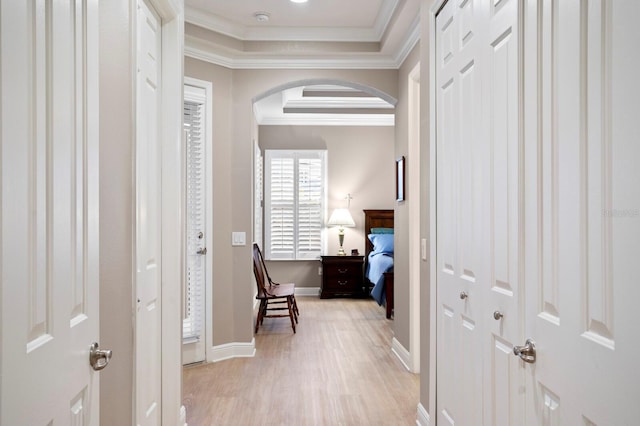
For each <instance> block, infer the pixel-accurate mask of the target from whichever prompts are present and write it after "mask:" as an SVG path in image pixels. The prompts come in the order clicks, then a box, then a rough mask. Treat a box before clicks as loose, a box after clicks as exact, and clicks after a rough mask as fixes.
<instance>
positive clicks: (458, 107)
mask: <svg viewBox="0 0 640 426" xmlns="http://www.w3.org/2000/svg"><path fill="white" fill-rule="evenodd" d="M479 7H480V4H479V2H477V1H471V0H470V1H466V2H458V1H450V2H448V3H447V4H446V5H445V6H444V8H443V9H442V10H441V12H440V13H439V15H438V17H437V20H436V46H437V47H436V59H435V60H436V76H437V77H436V90H437V95H436V96H437V98H436V99H437V100H436V102H437V110H438V114H437V115H438V121H437V135H438V139H437V148H436V149H437V173H438V174H437V185H438V189H437V206H438V208H437V221H438V225H437V280H438V288H437V292H438V304H437V310H438V311H437V315H438V332H437V339H438V344H437V348H438V354H437V355H438V357H437V359H438V369H437V392H438V397H437V401H438V408H437V423H438V424H440V425H453V424H472V423H474V422H477V421H478V419H481V418H482V404H483V397H482V379H483V376H482V367H483V364H482V350H481V348H482V346H483V339H484V338H485V336H483V328H484V327H485V323H486V321H487V320H488V318H484V317H482V315H481V314H482V307H483V303H484V298H485V292H486V287H487V285H488V282H487V273H486V269H487V268H486V263H487V262H488V259H487V258H486V254H487V251H486V250H485V249H484V247H483V246H482V244H483V240H482V238H483V223H482V221H483V220H484V219H485V218H486V217H487V213H486V212H485V211H483V209H484V210H486V209H487V207H488V204H487V200H486V199H485V198H484V194H483V192H482V191H483V190H484V188H483V186H482V183H483V182H482V180H483V167H485V166H486V165H485V164H483V162H482V160H483V159H484V158H486V155H485V153H484V152H485V151H486V149H487V138H486V136H483V125H482V122H481V120H482V116H481V112H482V107H483V105H482V104H481V101H482V86H481V82H482V80H481V79H482V69H481V66H482V65H481V64H482V59H481V58H480V54H481V52H482V50H481V38H480V34H479V33H480V30H481V26H480V25H481V21H480V16H481V12H482V11H481V10H479Z"/></svg>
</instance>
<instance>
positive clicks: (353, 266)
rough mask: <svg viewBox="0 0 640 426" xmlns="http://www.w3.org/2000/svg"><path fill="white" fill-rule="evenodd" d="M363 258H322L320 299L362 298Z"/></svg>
mask: <svg viewBox="0 0 640 426" xmlns="http://www.w3.org/2000/svg"><path fill="white" fill-rule="evenodd" d="M363 272H364V256H322V287H320V298H321V299H325V298H327V297H335V296H352V297H353V296H355V297H362V296H364V291H363V289H362V286H363V280H364V274H363Z"/></svg>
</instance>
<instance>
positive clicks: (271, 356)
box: [183, 297, 419, 426]
mask: <svg viewBox="0 0 640 426" xmlns="http://www.w3.org/2000/svg"><path fill="white" fill-rule="evenodd" d="M298 304H299V307H300V318H299V320H300V323H299V324H298V327H297V333H296V334H293V332H292V330H291V325H290V323H289V319H288V318H266V319H265V320H264V325H263V326H262V327H260V330H259V331H258V334H257V335H256V356H255V357H254V358H242V359H231V360H227V361H221V362H218V363H213V364H207V365H200V366H192V367H185V368H184V376H183V378H184V383H183V389H184V398H183V402H184V405H185V407H186V409H187V422H188V424H189V426H206V425H247V426H248V425H252V426H253V425H314V426H315V425H415V424H416V410H417V406H418V399H419V395H418V393H419V378H418V375H415V374H411V373H409V372H407V370H406V369H405V368H404V367H403V366H402V364H401V363H400V361H399V360H398V359H397V358H396V357H395V355H393V354H392V353H391V338H392V336H393V333H392V331H391V327H390V325H391V322H390V321H389V320H387V319H386V318H385V313H384V309H383V308H382V307H379V306H378V305H377V304H376V303H375V302H374V301H373V300H357V299H325V300H321V299H318V298H315V297H298Z"/></svg>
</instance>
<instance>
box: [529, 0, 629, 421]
mask: <svg viewBox="0 0 640 426" xmlns="http://www.w3.org/2000/svg"><path fill="white" fill-rule="evenodd" d="M532 15H533V16H540V17H541V21H540V23H539V24H538V25H531V26H529V28H531V29H530V32H531V33H530V34H529V33H528V38H529V40H528V44H527V47H528V48H529V49H528V50H530V51H534V52H535V51H537V52H538V54H537V55H535V56H531V55H528V56H527V57H526V61H527V69H531V70H532V71H533V73H532V74H533V75H534V77H537V78H534V79H532V80H528V81H527V86H526V87H527V99H530V100H531V101H530V102H529V103H528V104H527V119H528V120H530V121H531V125H530V126H527V128H528V132H527V134H526V138H527V139H526V162H527V164H528V165H531V167H530V168H528V169H527V173H526V184H527V187H526V189H527V190H526V208H525V212H526V214H525V220H526V224H527V226H526V241H527V246H526V250H527V256H526V259H527V268H526V271H527V274H526V287H527V298H526V300H527V303H526V327H525V332H526V335H527V337H531V338H533V340H534V341H535V343H536V349H537V360H536V362H535V364H525V363H524V362H522V363H521V364H522V365H521V367H522V370H523V371H524V372H525V374H526V377H527V395H528V397H527V415H526V418H527V419H528V423H529V424H548V425H560V424H563V425H632V424H638V421H639V420H638V419H640V404H639V403H638V402H639V401H640V372H639V371H640V370H639V369H638V354H639V353H640V342H639V337H640V332H639V330H638V315H637V311H638V308H637V303H638V300H640V285H638V273H637V267H636V264H637V263H638V254H639V253H640V167H639V166H638V161H639V159H640V142H639V139H638V137H639V135H640V120H638V113H639V111H640V85H638V77H637V70H638V69H639V68H640V53H639V52H640V51H639V50H638V43H640V27H639V26H638V22H637V19H638V16H640V2H636V1H617V0H616V1H612V0H589V1H565V0H546V1H541V2H538V4H537V5H535V6H532V8H531V10H530V13H529V14H528V16H532ZM536 70H537V72H536ZM534 100H539V103H538V102H536V101H534Z"/></svg>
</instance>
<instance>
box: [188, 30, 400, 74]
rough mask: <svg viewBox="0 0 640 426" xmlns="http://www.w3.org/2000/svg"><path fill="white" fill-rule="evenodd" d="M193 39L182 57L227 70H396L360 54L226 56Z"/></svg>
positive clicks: (382, 58) (390, 61)
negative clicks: (297, 56) (307, 56)
mask: <svg viewBox="0 0 640 426" xmlns="http://www.w3.org/2000/svg"><path fill="white" fill-rule="evenodd" d="M194 40H197V39H194V38H193V37H191V36H189V35H187V36H186V37H185V49H184V54H185V56H187V57H190V58H194V59H198V60H201V61H205V62H210V63H212V64H215V65H219V66H222V67H225V68H230V69H296V70H309V69H313V70H316V69H394V70H395V69H398V68H399V64H398V63H397V60H396V59H395V58H393V57H391V56H388V55H380V54H375V53H374V54H372V53H360V54H357V53H355V54H344V55H341V56H340V55H328V54H327V55H325V56H323V57H320V56H318V57H315V58H296V57H295V56H287V55H284V54H277V55H276V54H273V55H268V54H267V55H265V54H264V53H263V54H261V55H260V56H259V57H258V56H257V55H255V56H250V55H242V56H240V55H229V54H226V52H225V53H223V52H217V51H214V49H213V48H211V47H210V46H206V45H204V44H203V43H196V42H194Z"/></svg>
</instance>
